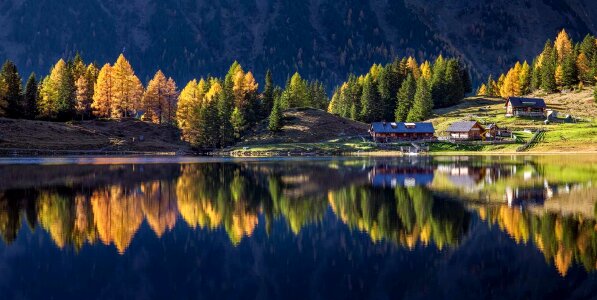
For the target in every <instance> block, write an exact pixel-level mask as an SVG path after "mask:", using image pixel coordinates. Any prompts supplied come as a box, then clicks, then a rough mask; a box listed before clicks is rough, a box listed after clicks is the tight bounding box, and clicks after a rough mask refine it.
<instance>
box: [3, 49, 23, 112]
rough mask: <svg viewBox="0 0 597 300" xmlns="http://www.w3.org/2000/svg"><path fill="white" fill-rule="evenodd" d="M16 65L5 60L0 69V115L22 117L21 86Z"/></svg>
mask: <svg viewBox="0 0 597 300" xmlns="http://www.w3.org/2000/svg"><path fill="white" fill-rule="evenodd" d="M21 80H22V79H21V76H20V75H19V72H18V71H17V66H15V64H14V63H12V62H11V61H10V60H7V61H6V62H5V63H4V65H3V66H2V70H0V116H2V111H4V112H5V115H6V116H7V117H9V118H20V117H23V109H24V105H23V87H22V82H21Z"/></svg>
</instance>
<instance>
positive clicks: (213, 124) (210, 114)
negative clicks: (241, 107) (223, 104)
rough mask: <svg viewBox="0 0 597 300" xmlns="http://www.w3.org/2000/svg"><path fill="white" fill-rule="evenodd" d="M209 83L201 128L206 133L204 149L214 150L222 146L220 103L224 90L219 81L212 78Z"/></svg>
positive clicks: (203, 139)
mask: <svg viewBox="0 0 597 300" xmlns="http://www.w3.org/2000/svg"><path fill="white" fill-rule="evenodd" d="M209 81H210V82H209V90H208V91H207V93H206V94H205V101H204V108H203V109H202V111H203V117H202V118H201V119H202V120H203V124H202V126H201V127H202V130H203V131H204V135H203V138H202V141H203V145H204V147H206V148H210V149H213V148H217V147H218V146H221V140H220V129H221V127H220V124H221V123H222V120H220V115H219V107H218V106H219V103H218V101H219V99H221V97H222V92H223V89H222V85H221V84H220V82H219V80H217V79H213V78H212V79H210V80H209Z"/></svg>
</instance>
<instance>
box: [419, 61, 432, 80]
mask: <svg viewBox="0 0 597 300" xmlns="http://www.w3.org/2000/svg"><path fill="white" fill-rule="evenodd" d="M421 76H423V78H425V79H426V80H431V64H430V63H429V61H425V62H423V63H422V64H421Z"/></svg>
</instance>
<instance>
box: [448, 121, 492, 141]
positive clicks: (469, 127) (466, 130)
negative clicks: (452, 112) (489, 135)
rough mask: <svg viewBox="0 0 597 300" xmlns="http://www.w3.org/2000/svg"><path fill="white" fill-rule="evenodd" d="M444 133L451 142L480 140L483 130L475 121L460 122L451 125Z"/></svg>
mask: <svg viewBox="0 0 597 300" xmlns="http://www.w3.org/2000/svg"><path fill="white" fill-rule="evenodd" d="M446 132H447V133H448V135H449V138H450V139H453V140H469V141H470V140H480V139H482V136H483V133H484V132H485V128H483V126H482V125H481V124H480V123H479V122H477V121H462V122H455V123H452V124H451V125H450V127H448V129H447V130H446Z"/></svg>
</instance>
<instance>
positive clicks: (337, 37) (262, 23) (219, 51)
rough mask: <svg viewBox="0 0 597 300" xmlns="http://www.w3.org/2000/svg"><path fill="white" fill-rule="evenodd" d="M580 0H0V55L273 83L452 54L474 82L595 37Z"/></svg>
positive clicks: (183, 77) (31, 63)
mask: <svg viewBox="0 0 597 300" xmlns="http://www.w3.org/2000/svg"><path fill="white" fill-rule="evenodd" d="M595 8H596V4H595V2H594V1H591V0H561V1H547V0H526V1H513V0H499V1H489V0H481V1H465V0H453V1H435V0H433V1H432V0H402V1H384V0H366V1H357V0H346V1H335V0H313V1H282V0H258V1H240V0H229V1H206V0H176V1H175V0H160V1H157V0H137V1H115V0H62V1H58V2H56V1H53V0H4V1H2V2H1V3H0V12H2V13H0V26H2V33H1V34H0V57H1V58H2V59H5V58H8V59H11V60H13V61H15V62H16V64H17V65H18V66H19V68H20V70H21V71H22V73H23V74H22V75H23V76H25V77H26V76H28V74H29V72H30V71H35V72H36V73H37V74H46V73H47V72H48V70H49V68H50V66H51V64H53V63H54V62H56V61H57V59H58V58H59V57H72V56H73V55H74V53H75V52H76V51H80V52H82V53H83V57H84V58H85V59H86V60H87V61H97V62H98V63H100V64H103V63H105V62H109V61H110V62H111V61H114V60H115V58H116V57H117V55H118V53H120V52H123V51H124V52H125V54H126V55H127V57H128V58H129V59H130V60H131V63H132V65H133V67H134V68H135V69H136V70H138V74H139V75H140V77H141V80H142V81H143V82H147V79H148V78H149V76H151V75H153V73H154V72H155V71H156V69H157V68H160V69H162V70H163V71H164V72H165V73H166V74H167V75H168V76H172V77H174V79H176V80H177V82H185V81H187V80H189V79H190V78H193V77H197V76H198V75H207V74H208V73H210V74H212V75H222V74H223V73H224V72H225V71H226V70H227V69H228V66H229V65H230V64H231V62H232V61H234V60H239V62H240V63H241V64H242V65H243V66H245V67H247V68H249V69H251V70H254V71H255V73H256V77H257V78H258V79H260V80H261V79H262V78H263V74H264V73H265V70H266V69H268V68H270V69H272V71H273V73H274V74H279V75H276V76H279V78H276V81H277V83H278V84H282V83H283V82H284V80H285V79H286V74H288V73H293V72H294V71H295V70H298V71H300V72H301V73H302V74H303V75H304V76H305V77H307V78H311V79H320V80H322V81H325V82H326V83H327V84H329V85H330V86H333V85H336V84H338V83H339V82H340V81H342V80H344V79H346V76H347V73H349V72H356V73H363V72H365V71H366V70H367V69H369V67H370V65H371V63H374V62H387V61H389V60H391V59H392V58H393V57H394V56H397V55H398V56H404V55H406V54H411V55H415V56H417V59H421V58H423V57H425V58H429V57H431V58H432V57H434V56H436V55H438V54H439V53H444V54H455V55H458V56H462V58H463V59H464V60H465V61H466V62H467V63H469V64H470V65H471V66H472V69H473V73H475V74H478V75H480V76H482V77H485V76H486V75H487V74H488V73H494V74H495V73H497V72H502V71H503V69H504V68H505V67H506V66H509V65H510V64H511V63H512V62H513V61H514V60H521V59H529V58H530V56H531V55H533V54H535V53H537V52H538V51H539V50H541V47H542V46H543V44H544V41H545V40H546V39H547V38H551V37H553V36H554V34H555V33H556V32H557V31H559V30H560V29H562V28H564V27H565V28H566V29H568V30H569V32H570V33H571V34H573V37H575V38H576V39H578V38H581V37H582V36H584V35H585V34H586V33H589V32H592V33H596V30H597V26H596V25H595V21H594V20H596V19H597V18H596V17H597V9H595Z"/></svg>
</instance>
